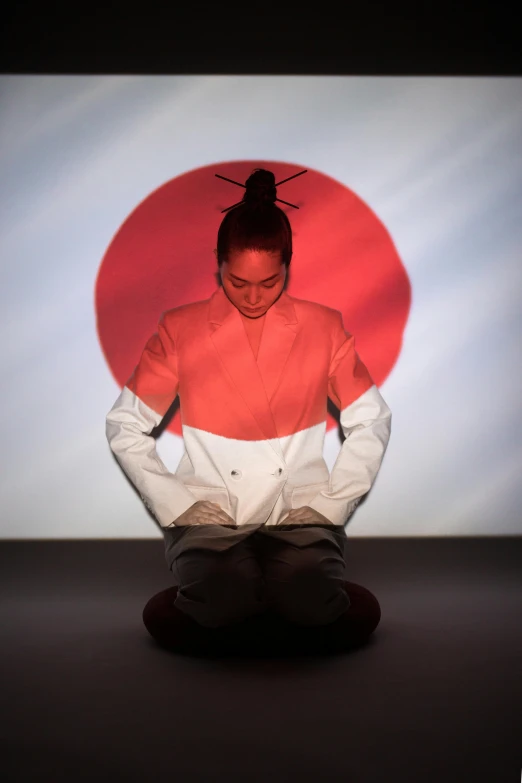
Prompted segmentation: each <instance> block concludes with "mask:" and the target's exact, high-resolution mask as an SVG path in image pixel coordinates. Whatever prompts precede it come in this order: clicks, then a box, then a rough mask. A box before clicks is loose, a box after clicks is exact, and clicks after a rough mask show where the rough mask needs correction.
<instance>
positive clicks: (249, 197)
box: [243, 169, 277, 206]
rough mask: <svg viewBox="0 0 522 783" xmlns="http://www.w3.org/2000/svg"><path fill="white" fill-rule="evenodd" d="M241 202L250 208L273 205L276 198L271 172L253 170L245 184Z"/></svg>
mask: <svg viewBox="0 0 522 783" xmlns="http://www.w3.org/2000/svg"><path fill="white" fill-rule="evenodd" d="M245 188H246V190H245V194H244V196H243V201H244V202H246V203H247V204H251V205H252V206H256V205H262V204H268V203H271V204H274V203H275V200H276V198H277V192H276V181H275V177H274V175H273V174H272V172H271V171H267V170H266V169H254V170H253V172H252V174H251V175H250V176H249V178H248V179H247V181H246V182H245Z"/></svg>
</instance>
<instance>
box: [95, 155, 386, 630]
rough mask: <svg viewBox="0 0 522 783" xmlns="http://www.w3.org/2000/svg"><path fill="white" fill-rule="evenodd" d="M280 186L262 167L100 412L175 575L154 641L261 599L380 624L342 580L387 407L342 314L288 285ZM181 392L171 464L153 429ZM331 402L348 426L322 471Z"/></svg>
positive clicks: (293, 619) (151, 607) (152, 619)
mask: <svg viewBox="0 0 522 783" xmlns="http://www.w3.org/2000/svg"><path fill="white" fill-rule="evenodd" d="M276 198H277V196H276V183H275V178H274V175H273V174H272V173H271V172H269V171H266V170H263V169H256V170H255V171H254V172H253V173H252V174H251V176H250V177H249V178H248V180H247V182H246V186H245V194H244V197H243V200H242V201H241V202H239V204H237V205H235V206H234V207H233V208H231V209H229V211H228V212H227V214H226V215H225V217H224V219H223V221H222V223H221V225H220V227H219V231H218V240H217V253H216V254H217V263H218V272H219V278H220V282H221V286H219V287H218V289H217V290H216V291H215V293H214V294H213V295H212V296H211V297H210V299H207V300H204V301H198V302H193V303H190V304H186V305H183V306H181V307H176V308H174V309H171V310H168V311H166V312H165V313H163V314H162V316H161V318H160V320H159V324H158V329H157V332H156V333H155V334H154V335H152V336H151V337H150V339H149V340H148V342H147V344H146V345H145V348H144V350H143V353H142V356H141V358H140V361H139V363H138V365H137V366H136V368H135V369H134V371H133V373H132V375H131V377H130V378H129V380H128V381H127V383H126V384H125V386H124V388H123V390H122V392H121V394H120V395H119V397H118V399H117V400H116V402H115V404H114V405H113V407H112V409H111V411H110V412H109V414H108V415H107V438H108V441H109V443H110V446H111V449H112V451H113V453H114V454H115V456H116V458H117V460H118V462H119V463H120V465H121V466H122V468H123V470H124V471H125V473H126V474H127V476H128V477H129V478H130V479H131V481H132V482H133V484H134V485H135V486H136V488H137V489H138V491H139V493H140V495H141V497H142V499H143V501H144V503H145V504H146V506H147V507H148V508H149V510H150V511H152V513H153V514H154V515H155V517H156V519H157V520H158V522H159V524H160V525H161V527H162V528H163V532H164V536H165V552H166V559H167V563H168V565H169V568H170V569H171V570H172V572H173V574H174V576H175V577H176V581H177V587H174V588H170V589H169V590H167V591H163V593H161V594H159V596H155V597H154V599H151V601H150V602H149V604H148V605H147V607H146V611H145V612H144V620H145V624H146V626H147V628H148V629H149V631H150V632H151V633H152V634H153V635H154V636H155V637H156V638H157V639H158V640H159V641H167V640H171V639H173V633H177V632H178V631H177V630H176V631H173V628H174V623H175V621H176V618H178V621H179V618H183V619H184V620H185V621H186V622H187V623H188V625H190V624H192V626H194V627H196V626H197V627H198V628H201V627H202V626H203V627H206V628H208V629H217V628H220V627H225V626H226V627H229V626H232V625H235V624H241V622H242V621H245V620H246V619H247V618H249V617H251V616H253V615H256V614H259V613H264V612H266V611H267V610H268V611H269V613H275V614H277V615H279V617H282V618H284V620H285V621H288V622H289V623H291V624H293V625H294V626H296V625H299V626H319V625H320V626H331V627H334V626H335V628H337V629H338V628H340V627H341V626H342V625H343V623H344V627H346V628H348V629H349V628H350V627H351V629H352V631H353V632H354V633H357V632H358V633H359V634H361V633H362V634H363V635H364V634H366V635H369V633H371V631H372V630H373V629H374V627H375V626H376V625H377V623H378V621H379V617H380V612H379V611H378V603H377V601H376V599H375V598H374V597H373V596H371V593H369V591H366V590H365V589H364V588H360V587H359V588H357V586H355V585H352V590H350V585H351V583H349V582H345V581H344V571H345V565H346V564H345V561H344V542H345V539H346V533H345V529H344V525H345V523H346V521H347V520H348V518H349V517H350V516H351V514H352V513H353V512H354V510H355V508H356V506H357V504H358V502H359V501H360V500H361V498H362V497H363V496H364V495H365V494H366V493H367V492H368V490H369V489H370V487H371V486H372V484H373V482H374V480H375V477H376V475H377V473H378V470H379V468H380V465H381V462H382V459H383V456H384V453H385V451H386V447H387V444H388V440H389V436H390V425H391V413H390V410H389V408H388V406H387V405H386V403H385V402H384V400H383V398H382V396H381V394H380V393H379V390H378V389H377V387H376V385H375V384H374V383H373V381H372V378H371V377H370V375H369V373H368V371H367V369H366V367H365V366H364V364H363V363H362V362H361V360H360V358H359V357H358V355H357V353H356V351H355V346H354V338H353V336H352V335H350V334H348V333H347V332H346V331H345V329H344V327H343V322H342V316H341V314H340V312H338V311H337V310H334V309H331V308H329V307H326V306H324V305H321V304H318V303H315V302H310V301H306V300H302V299H297V298H295V297H292V296H290V295H289V294H288V293H287V292H286V291H285V283H286V280H287V273H288V268H289V265H290V262H291V258H292V231H291V226H290V223H289V220H288V217H287V216H286V214H285V213H284V212H283V211H282V210H281V209H280V208H279V207H278V206H277V205H276V203H275V201H276ZM320 270H321V267H320V265H318V272H317V274H318V276H320V274H321V271H320ZM176 395H179V401H180V412H181V420H182V427H183V440H184V446H185V451H184V454H183V457H182V459H181V461H180V463H179V465H178V467H177V470H176V472H175V473H174V474H172V473H170V472H169V471H168V470H167V468H166V466H165V465H164V464H163V463H162V461H161V460H160V458H159V456H158V454H157V452H156V448H155V441H154V438H153V437H152V436H151V435H150V433H151V431H152V430H153V429H154V427H156V426H157V425H158V424H159V423H160V422H161V420H162V418H163V417H164V415H165V413H166V412H167V410H168V409H169V407H170V406H171V404H172V402H173V401H174V399H175V397H176ZM328 398H330V399H331V400H332V402H333V403H334V404H335V405H336V406H337V407H338V409H339V410H340V421H341V425H342V428H343V431H344V434H345V436H346V440H345V441H344V443H343V445H342V447H341V450H340V453H339V456H338V458H337V461H336V463H335V466H334V468H333V470H332V472H331V474H330V472H329V471H328V468H327V465H326V463H325V460H324V458H323V446H324V437H325V433H326V419H327V401H328ZM361 602H362V603H361ZM350 623H351V626H350ZM357 624H358V625H357ZM356 626H357V628H356ZM178 627H179V626H178ZM354 629H355V630H354ZM357 629H358V630H357Z"/></svg>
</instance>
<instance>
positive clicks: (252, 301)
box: [246, 288, 260, 307]
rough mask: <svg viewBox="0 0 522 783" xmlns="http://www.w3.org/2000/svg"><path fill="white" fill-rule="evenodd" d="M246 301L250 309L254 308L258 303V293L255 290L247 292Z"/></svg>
mask: <svg viewBox="0 0 522 783" xmlns="http://www.w3.org/2000/svg"><path fill="white" fill-rule="evenodd" d="M246 300H247V303H248V304H249V305H250V306H251V307H255V305H256V304H257V303H258V302H259V301H260V296H259V291H258V290H257V289H255V288H254V289H250V290H249V291H247V296H246Z"/></svg>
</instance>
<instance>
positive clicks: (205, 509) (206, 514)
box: [169, 500, 236, 527]
mask: <svg viewBox="0 0 522 783" xmlns="http://www.w3.org/2000/svg"><path fill="white" fill-rule="evenodd" d="M235 524H236V523H235V522H234V520H233V519H232V517H229V515H228V514H227V513H226V511H223V509H222V508H221V506H220V505H219V503H214V502H212V501H211V500H196V502H195V503H193V504H192V505H191V506H190V507H189V508H187V510H186V511H184V512H183V514H180V515H179V517H177V518H176V519H175V520H174V524H173V525H169V527H182V526H185V525H235Z"/></svg>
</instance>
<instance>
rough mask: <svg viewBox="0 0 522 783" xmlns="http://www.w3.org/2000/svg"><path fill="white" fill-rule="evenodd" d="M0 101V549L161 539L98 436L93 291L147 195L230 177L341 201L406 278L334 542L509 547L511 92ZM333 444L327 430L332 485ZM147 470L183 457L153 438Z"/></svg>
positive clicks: (516, 126) (269, 80) (519, 151)
mask: <svg viewBox="0 0 522 783" xmlns="http://www.w3.org/2000/svg"><path fill="white" fill-rule="evenodd" d="M0 90H1V92H0V152H1V165H2V176H1V178H0V191H1V199H2V213H1V218H0V220H1V234H0V247H1V252H2V284H1V287H0V298H1V299H0V302H1V307H2V319H1V335H2V349H3V361H2V408H1V413H0V416H1V423H2V433H3V438H2V444H3V449H2V475H1V478H0V492H1V498H0V508H1V511H2V513H1V523H0V525H1V526H0V537H2V538H16V539H21V538H24V539H49V538H83V539H86V538H159V537H161V531H160V529H159V527H158V526H157V525H156V524H155V522H154V521H153V520H152V519H151V517H150V516H149V514H148V513H147V511H146V509H145V508H144V507H143V504H142V502H141V500H140V499H139V497H138V496H137V495H136V493H135V492H134V491H133V490H132V488H131V487H130V486H129V484H128V482H127V481H126V479H125V478H124V476H123V473H122V472H121V470H120V468H119V467H118V465H117V464H116V463H115V461H114V458H113V456H112V454H111V452H110V449H109V447H108V444H107V442H106V439H105V416H106V414H107V412H108V410H109V408H110V407H111V406H112V404H113V402H114V400H115V399H116V397H117V396H118V394H119V391H120V389H119V386H118V385H117V384H116V382H115V381H114V379H113V376H112V374H111V372H110V369H109V367H108V365H107V362H106V360H105V357H104V355H103V352H102V350H101V347H100V343H99V340H98V337H97V333H96V313H95V307H94V286H95V281H96V276H97V273H98V271H99V268H100V264H101V260H102V257H103V255H104V253H105V251H106V250H107V247H108V246H109V244H110V242H111V240H112V238H113V237H114V235H115V233H116V232H117V231H118V229H119V227H120V226H121V224H122V222H123V221H124V220H125V219H126V218H127V216H128V215H129V213H130V212H132V210H133V209H134V208H135V207H136V205H137V204H139V203H140V202H141V201H143V199H144V198H146V197H147V195H148V194H150V193H151V191H153V190H155V189H156V188H158V187H159V186H160V185H162V184H163V183H165V182H166V181H167V180H170V179H171V178H173V177H176V176H177V175H179V174H181V173H183V172H186V171H189V170H191V169H194V168H198V167H201V166H205V165H210V164H213V163H215V162H220V161H226V160H237V159H243V160H244V159H266V160H287V161H294V162H298V163H299V164H302V165H303V167H306V166H309V167H310V168H314V169H317V170H319V171H321V172H323V173H324V174H326V175H329V176H331V177H333V178H335V179H336V180H338V181H340V182H342V183H344V184H346V185H347V186H348V187H349V188H350V189H352V190H353V191H355V192H356V193H357V194H358V195H359V196H360V197H361V198H362V199H363V200H364V201H365V202H366V203H367V204H368V205H369V206H370V207H371V209H372V210H373V211H374V212H375V213H376V214H377V215H378V217H379V218H380V219H381V221H382V222H383V223H384V224H385V226H386V227H387V229H388V231H389V233H390V235H391V237H392V239H393V242H394V244H395V246H396V248H397V250H398V252H399V254H400V257H401V259H402V262H403V263H404V266H405V268H406V270H407V273H408V275H409V278H410V283H411V289H412V305H411V311H410V314H409V320H408V324H407V327H406V331H405V334H404V341H403V346H402V351H401V354H400V356H399V358H398V361H397V362H396V364H395V366H394V369H393V371H392V372H391V374H390V375H389V376H388V378H387V379H386V381H385V382H384V383H383V384H382V385H381V387H380V388H381V392H382V394H383V396H384V398H385V400H386V402H387V403H388V405H389V406H390V408H391V409H392V412H393V421H392V436H391V440H390V444H389V447H388V451H387V453H386V456H385V459H384V462H383V466H382V468H381V471H380V473H379V475H378V477H377V481H376V483H375V485H374V488H373V489H372V491H371V492H370V494H369V496H368V498H367V500H366V502H365V503H363V504H362V505H361V506H360V507H359V508H358V510H357V511H356V512H355V514H354V516H353V517H352V519H351V520H350V522H349V524H348V525H347V532H348V535H349V536H434V535H435V536H452V535H507V534H520V533H522V520H521V508H522V486H521V485H522V482H521V480H520V475H521V469H522V425H521V416H520V402H521V400H522V373H521V370H520V362H521V358H522V351H521V342H522V340H521V335H522V329H521V327H522V297H521V292H522V79H513V78H510V79H508V78H506V79H502V78H475V77H474V78H420V77H411V78H410V77H408V78H406V77H400V78H399V77H397V78H390V77H382V78H381V77H379V78H376V77H364V78H363V77H308V76H306V77H305V76H301V77H274V76H271V77H232V76H226V77H225V76H212V77H199V76H197V77H196V76H187V77H172V76H163V77H131V76H122V77H99V76H96V77H65V76H55V77H51V76H38V77H29V76H3V77H0ZM235 195H236V194H235V193H233V194H232V196H235ZM283 197H284V196H283ZM233 200H234V198H233V197H232V199H231V200H230V203H233ZM339 445H340V441H339V438H338V435H337V432H335V431H330V432H328V433H327V439H326V447H325V457H326V460H327V462H328V464H329V465H330V467H331V466H332V465H333V462H334V460H335V457H336V454H337V451H338V449H339ZM158 452H159V454H160V455H161V457H162V459H163V460H164V461H165V463H166V464H167V465H168V467H169V468H170V469H171V470H174V469H175V467H176V465H177V462H178V460H179V459H180V457H181V454H182V441H181V439H180V438H179V437H177V436H175V435H173V434H171V433H170V432H164V433H163V435H162V436H161V437H160V438H159V440H158Z"/></svg>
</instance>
